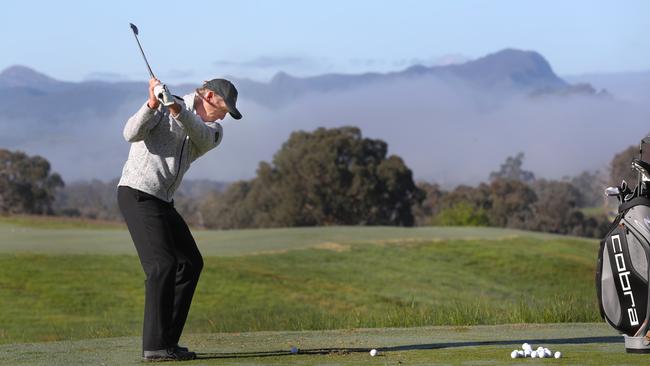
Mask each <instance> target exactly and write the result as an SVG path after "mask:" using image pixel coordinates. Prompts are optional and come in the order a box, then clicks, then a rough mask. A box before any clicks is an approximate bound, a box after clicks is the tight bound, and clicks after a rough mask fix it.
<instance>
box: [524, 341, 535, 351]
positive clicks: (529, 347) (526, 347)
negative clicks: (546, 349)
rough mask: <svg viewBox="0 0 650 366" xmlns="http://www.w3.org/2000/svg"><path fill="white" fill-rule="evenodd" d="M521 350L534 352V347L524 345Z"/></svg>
mask: <svg viewBox="0 0 650 366" xmlns="http://www.w3.org/2000/svg"><path fill="white" fill-rule="evenodd" d="M521 349H523V350H524V351H525V350H531V351H532V350H533V347H531V346H530V344H528V343H524V344H522V345H521Z"/></svg>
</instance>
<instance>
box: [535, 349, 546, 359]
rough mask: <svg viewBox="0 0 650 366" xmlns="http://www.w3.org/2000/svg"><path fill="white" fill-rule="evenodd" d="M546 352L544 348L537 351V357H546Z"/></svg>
mask: <svg viewBox="0 0 650 366" xmlns="http://www.w3.org/2000/svg"><path fill="white" fill-rule="evenodd" d="M545 357H546V354H545V353H544V350H542V352H537V358H545Z"/></svg>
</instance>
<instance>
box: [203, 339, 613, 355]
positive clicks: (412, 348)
mask: <svg viewBox="0 0 650 366" xmlns="http://www.w3.org/2000/svg"><path fill="white" fill-rule="evenodd" d="M524 342H528V343H530V344H544V345H550V344H554V345H558V344H591V343H623V337H621V336H610V337H579V338H557V339H514V340H505V341H466V342H447V343H430V344H411V345H404V346H394V347H379V348H377V351H379V352H396V351H416V350H428V349H443V348H460V347H477V346H507V345H521V344H522V343H524ZM371 349H372V348H316V349H301V350H298V352H297V354H299V355H329V354H341V355H344V354H350V353H361V352H363V353H365V352H370V350H371ZM293 354H294V353H291V352H290V351H265V352H238V353H209V352H208V353H197V354H196V356H197V359H217V358H255V357H277V356H291V355H293Z"/></svg>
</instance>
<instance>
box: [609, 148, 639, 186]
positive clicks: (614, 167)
mask: <svg viewBox="0 0 650 366" xmlns="http://www.w3.org/2000/svg"><path fill="white" fill-rule="evenodd" d="M637 157H639V147H638V146H630V147H628V148H627V149H625V150H623V151H621V152H619V153H618V154H616V155H614V158H612V161H611V162H610V164H609V184H612V185H619V184H620V183H621V180H625V181H626V182H627V183H628V184H630V185H632V187H635V186H636V181H637V173H636V172H635V171H633V170H632V159H634V158H637Z"/></svg>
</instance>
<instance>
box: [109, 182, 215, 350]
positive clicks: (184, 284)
mask: <svg viewBox="0 0 650 366" xmlns="http://www.w3.org/2000/svg"><path fill="white" fill-rule="evenodd" d="M117 201H118V204H119V207H120V211H122V215H123V216H124V219H125V220H126V224H127V226H128V228H129V233H130V234H131V238H132V239H133V243H134V244H135V248H136V250H137V252H138V256H139V257H140V263H141V264H142V269H143V270H144V273H145V274H146V280H145V304H144V326H143V334H142V347H143V350H145V351H155V350H160V349H165V348H169V347H172V346H174V345H176V344H177V343H178V340H179V339H180V337H181V333H182V332H183V326H184V325H185V320H186V319H187V314H188V312H189V310H190V304H191V303H192V296H193V295H194V290H195V289H196V284H197V283H198V281H199V274H200V273H201V269H202V268H203V258H202V257H201V253H200V252H199V250H198V248H197V247H196V243H195V242H194V238H193V237H192V234H191V233H190V230H189V228H188V227H187V224H186V223H185V221H184V220H183V218H182V217H181V216H180V215H179V214H178V212H176V209H175V208H174V204H173V202H172V203H167V202H165V201H163V200H161V199H158V198H157V197H155V196H152V195H150V194H148V193H145V192H142V191H139V190H137V189H133V188H131V187H125V186H120V187H118V190H117Z"/></svg>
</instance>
